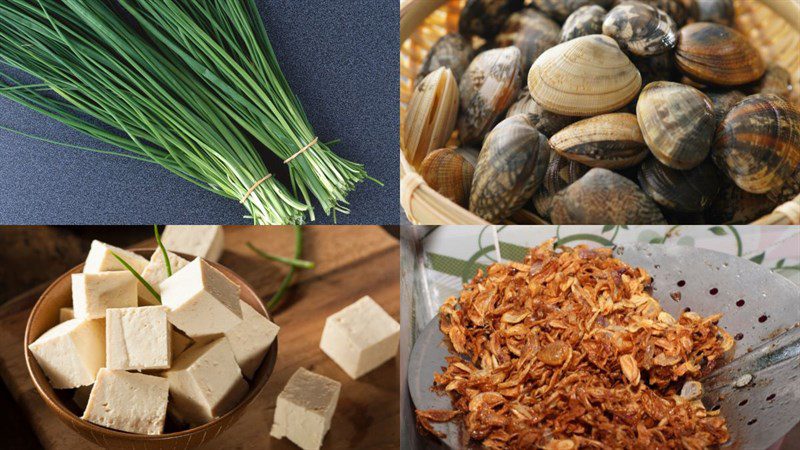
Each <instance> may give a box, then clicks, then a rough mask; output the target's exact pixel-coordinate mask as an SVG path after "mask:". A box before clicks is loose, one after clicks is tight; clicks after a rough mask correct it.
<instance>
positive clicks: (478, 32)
mask: <svg viewBox="0 0 800 450" xmlns="http://www.w3.org/2000/svg"><path fill="white" fill-rule="evenodd" d="M523 3H524V2H523V0H467V2H466V3H465V4H464V7H463V8H462V9H461V15H460V16H459V18H458V32H459V33H460V34H462V35H463V36H466V37H472V36H480V37H482V38H484V39H491V38H493V37H494V36H495V35H496V34H497V32H499V31H500V28H502V26H503V24H504V23H505V22H506V20H507V19H508V16H510V15H511V13H513V12H515V11H519V10H520V9H522V7H523V6H524V5H523Z"/></svg>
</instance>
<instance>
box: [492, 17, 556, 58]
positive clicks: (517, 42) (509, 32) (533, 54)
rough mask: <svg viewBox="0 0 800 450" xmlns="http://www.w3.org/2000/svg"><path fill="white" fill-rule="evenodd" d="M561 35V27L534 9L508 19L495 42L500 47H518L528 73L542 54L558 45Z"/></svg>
mask: <svg viewBox="0 0 800 450" xmlns="http://www.w3.org/2000/svg"><path fill="white" fill-rule="evenodd" d="M560 35H561V27H559V26H558V24H557V23H555V22H553V21H552V20H550V18H548V17H547V16H545V15H544V14H542V13H540V12H538V11H535V10H533V9H523V10H522V11H519V12H515V13H514V14H512V15H511V17H509V18H508V21H507V22H506V24H505V26H504V27H503V29H502V31H501V32H500V33H499V34H498V35H497V37H496V38H495V40H494V42H495V44H496V45H497V46H499V47H507V46H509V45H513V46H514V47H517V48H518V49H519V51H520V53H522V70H523V73H526V72H527V71H528V69H530V67H531V64H533V62H534V61H535V60H536V58H538V57H539V55H541V54H542V52H544V51H545V50H547V49H548V48H550V47H552V46H554V45H556V44H558V42H559V37H560Z"/></svg>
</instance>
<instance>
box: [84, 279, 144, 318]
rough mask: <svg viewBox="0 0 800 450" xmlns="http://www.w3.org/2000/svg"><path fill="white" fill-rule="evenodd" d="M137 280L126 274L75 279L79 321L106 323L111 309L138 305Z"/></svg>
mask: <svg viewBox="0 0 800 450" xmlns="http://www.w3.org/2000/svg"><path fill="white" fill-rule="evenodd" d="M136 284H137V280H136V277H134V276H133V274H132V273H130V272H128V271H125V272H99V273H76V274H73V275H72V307H73V309H74V310H75V317H77V318H78V319H104V318H105V317H106V309H108V308H127V307H132V306H136V305H137V295H136Z"/></svg>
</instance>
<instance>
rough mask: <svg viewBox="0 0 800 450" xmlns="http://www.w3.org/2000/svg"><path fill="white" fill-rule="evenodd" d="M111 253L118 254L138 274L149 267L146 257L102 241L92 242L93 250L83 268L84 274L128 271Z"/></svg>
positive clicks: (90, 251)
mask: <svg viewBox="0 0 800 450" xmlns="http://www.w3.org/2000/svg"><path fill="white" fill-rule="evenodd" d="M111 252H114V253H116V254H117V256H119V257H120V258H122V260H123V261H125V262H126V263H128V264H130V266H131V267H133V270H135V271H136V272H137V273H142V271H143V270H144V268H145V267H147V262H148V261H147V258H145V257H144V256H141V255H137V254H136V253H133V252H129V251H127V250H124V249H121V248H119V247H114V246H113V245H108V244H106V243H103V242H100V241H92V248H91V249H90V250H89V256H87V257H86V264H85V265H84V266H83V273H98V272H112V271H116V270H127V269H126V268H125V266H123V265H122V264H121V263H120V262H119V261H118V260H117V258H114V255H112V254H111Z"/></svg>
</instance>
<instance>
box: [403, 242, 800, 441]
mask: <svg viewBox="0 0 800 450" xmlns="http://www.w3.org/2000/svg"><path fill="white" fill-rule="evenodd" d="M615 256H617V257H619V258H620V259H622V260H623V261H625V262H626V263H628V264H630V265H632V266H636V267H643V268H644V269H645V270H647V271H648V272H649V273H650V275H652V276H653V278H654V282H653V296H654V297H655V298H656V299H658V300H659V302H660V303H661V305H662V307H663V308H664V309H665V310H666V311H667V312H669V313H671V314H673V315H676V316H677V315H679V314H680V313H681V312H683V311H685V310H687V309H691V310H692V311H695V312H697V313H699V314H701V315H703V316H706V315H711V314H715V313H722V314H723V318H722V320H721V321H720V325H721V326H722V327H723V328H724V329H725V330H726V331H728V333H730V334H731V335H732V336H735V339H736V341H737V343H736V351H735V356H734V360H733V361H732V362H731V363H730V364H728V365H727V366H725V367H723V368H720V369H718V370H717V371H716V372H714V373H713V374H711V375H710V376H709V377H707V379H705V380H703V388H704V391H705V393H704V396H703V402H704V403H705V405H706V407H707V408H714V409H715V408H721V410H722V414H723V415H724V416H725V418H726V419H727V420H728V430H729V432H730V435H731V439H730V441H729V442H728V443H727V444H726V445H725V447H727V448H732V449H754V450H756V449H757V450H760V449H764V448H767V447H768V446H770V445H771V444H773V443H775V442H776V441H777V440H778V439H780V438H781V437H782V436H784V435H785V434H786V433H787V432H788V431H789V430H790V429H791V428H792V427H793V426H794V425H795V424H796V423H797V421H798V420H800V288H799V287H798V286H797V285H795V284H793V283H792V282H791V281H789V280H787V279H785V278H783V277H781V276H779V275H775V274H773V273H772V272H770V271H769V270H767V269H765V268H763V267H761V266H759V265H757V264H754V263H752V262H750V261H747V260H745V259H742V258H738V257H735V256H731V255H727V254H723V253H718V252H714V251H710V250H704V249H697V248H690V247H682V246H664V245H646V244H636V245H629V246H626V247H618V248H617V249H615ZM446 355H448V350H447V348H446V346H445V344H444V343H443V336H442V333H441V332H440V331H439V327H438V317H437V318H434V319H433V320H432V321H431V322H430V323H429V324H428V325H427V326H426V327H425V329H424V330H423V331H422V333H421V334H420V335H419V336H418V337H417V341H416V343H415V345H414V348H413V350H412V352H411V357H410V361H409V366H408V384H409V392H410V394H411V398H412V400H413V402H414V405H415V407H416V408H418V409H450V408H451V404H450V398H449V397H447V396H442V395H439V394H437V393H435V392H432V391H431V390H430V388H431V384H432V380H433V373H434V372H438V371H441V367H442V366H444V365H446V364H445V361H444V357H445V356H446ZM434 426H435V427H436V429H437V430H439V431H442V432H443V433H445V434H446V436H447V437H446V438H445V439H444V441H445V443H446V444H447V445H449V446H451V447H453V448H463V447H466V446H468V445H469V439H468V437H467V436H466V433H465V432H464V430H463V427H462V425H461V424H460V423H458V422H452V423H444V424H435V425H434Z"/></svg>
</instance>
